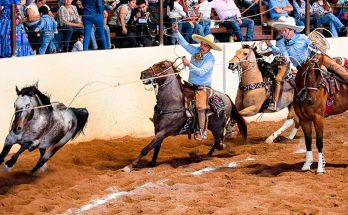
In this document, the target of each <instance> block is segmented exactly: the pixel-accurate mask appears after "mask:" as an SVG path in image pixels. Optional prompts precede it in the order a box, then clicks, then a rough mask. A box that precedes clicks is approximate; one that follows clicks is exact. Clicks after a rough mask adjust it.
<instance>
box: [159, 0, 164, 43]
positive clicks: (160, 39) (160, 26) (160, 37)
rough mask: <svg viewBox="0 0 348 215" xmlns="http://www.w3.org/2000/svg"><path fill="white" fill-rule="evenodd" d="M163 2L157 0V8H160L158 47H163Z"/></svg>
mask: <svg viewBox="0 0 348 215" xmlns="http://www.w3.org/2000/svg"><path fill="white" fill-rule="evenodd" d="M163 1H164V0H159V8H160V11H159V13H160V15H159V43H160V46H163V29H164V28H163Z"/></svg>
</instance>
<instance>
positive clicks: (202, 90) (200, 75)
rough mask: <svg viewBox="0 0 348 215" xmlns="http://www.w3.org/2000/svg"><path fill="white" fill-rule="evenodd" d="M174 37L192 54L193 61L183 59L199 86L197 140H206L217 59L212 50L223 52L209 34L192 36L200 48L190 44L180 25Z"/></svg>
mask: <svg viewBox="0 0 348 215" xmlns="http://www.w3.org/2000/svg"><path fill="white" fill-rule="evenodd" d="M172 31H173V33H174V36H175V37H176V39H177V40H178V42H179V44H180V45H181V46H182V47H183V48H184V49H185V50H186V51H187V52H189V53H190V54H191V61H189V60H187V59H186V58H184V59H183V64H184V65H185V66H188V67H189V82H190V83H192V84H195V85H197V86H198V90H197V91H196V92H195V93H196V109H197V112H198V124H199V128H200V132H196V133H195V139H197V140H202V139H206V124H207V123H206V110H207V109H208V94H207V89H208V88H210V86H211V75H212V72H213V69H214V64H215V59H214V56H213V54H212V53H211V52H210V50H211V49H214V50H217V51H221V50H222V49H221V47H220V46H219V45H218V44H216V43H214V36H213V35H211V34H208V35H207V36H205V37H202V36H200V35H197V34H193V35H192V39H193V40H194V41H196V42H197V43H200V46H199V47H195V46H193V45H191V44H189V43H188V42H187V41H186V40H185V39H184V37H183V36H182V35H181V34H180V32H179V31H178V25H177V24H173V25H172Z"/></svg>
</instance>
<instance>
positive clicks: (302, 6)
mask: <svg viewBox="0 0 348 215" xmlns="http://www.w3.org/2000/svg"><path fill="white" fill-rule="evenodd" d="M293 6H294V8H295V9H294V16H295V19H297V20H300V21H301V22H303V23H305V21H306V1H305V0H294V2H293ZM309 14H310V23H311V24H313V27H314V28H319V27H320V17H319V15H317V14H313V11H312V7H310V11H309Z"/></svg>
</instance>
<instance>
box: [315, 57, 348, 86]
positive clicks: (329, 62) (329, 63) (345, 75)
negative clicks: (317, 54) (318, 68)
mask: <svg viewBox="0 0 348 215" xmlns="http://www.w3.org/2000/svg"><path fill="white" fill-rule="evenodd" d="M321 57H322V62H323V65H324V66H325V67H326V68H327V69H328V70H330V71H332V72H333V73H334V74H336V75H338V76H339V77H340V78H342V79H343V80H345V81H348V72H347V70H346V69H344V68H343V67H342V66H341V65H339V64H338V63H337V62H336V61H335V60H334V59H331V58H330V57H329V56H327V55H322V56H321Z"/></svg>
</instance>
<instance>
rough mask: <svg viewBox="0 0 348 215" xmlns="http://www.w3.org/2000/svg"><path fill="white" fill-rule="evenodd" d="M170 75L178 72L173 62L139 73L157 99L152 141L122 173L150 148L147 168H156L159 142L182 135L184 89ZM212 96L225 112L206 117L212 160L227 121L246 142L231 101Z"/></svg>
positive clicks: (128, 169)
mask: <svg viewBox="0 0 348 215" xmlns="http://www.w3.org/2000/svg"><path fill="white" fill-rule="evenodd" d="M173 73H178V71H177V70H176V68H175V67H174V65H173V62H170V61H162V62H160V63H157V64H154V65H153V66H151V67H150V68H148V69H147V70H145V71H143V72H141V76H140V79H141V80H143V83H144V84H145V85H149V84H153V85H154V86H157V89H158V92H157V96H156V99H157V104H156V108H155V113H154V117H153V119H154V120H153V122H154V126H155V137H154V139H153V140H152V141H151V143H150V144H149V145H147V146H146V147H145V148H144V149H143V150H142V151H141V153H140V155H139V156H138V157H137V158H136V159H135V160H134V161H133V162H132V163H131V164H130V165H128V166H126V167H124V168H123V171H125V172H129V171H131V170H132V168H133V167H134V166H136V165H137V163H138V162H139V160H140V159H141V158H142V157H144V156H146V155H147V154H148V153H149V151H150V150H152V149H153V148H154V150H155V151H154V153H153V157H152V160H151V162H150V164H149V165H150V166H155V165H156V160H157V156H158V153H159V151H160V149H161V144H162V141H163V140H164V139H165V138H167V137H168V136H176V135H179V134H184V133H185V132H182V131H183V130H185V129H184V127H185V125H187V121H188V119H189V118H188V117H187V115H186V108H185V104H184V103H185V98H184V93H183V86H182V83H181V77H180V76H179V75H176V74H173ZM214 93H215V94H216V95H218V96H219V97H220V98H221V99H222V100H223V102H224V104H225V109H224V111H223V113H221V114H219V115H218V114H216V113H213V114H212V115H210V116H209V119H208V129H209V130H211V131H212V133H213V136H214V138H215V143H214V145H213V146H212V148H211V149H210V151H209V153H208V156H211V155H212V154H213V152H214V150H215V149H221V146H222V145H223V140H224V135H225V134H224V133H225V132H224V131H225V127H226V126H228V124H229V122H230V120H234V121H236V122H237V125H238V127H239V130H240V132H241V134H242V136H243V138H244V140H245V141H246V137H247V126H246V123H245V121H244V119H243V117H242V116H241V115H240V114H239V113H238V111H237V109H236V106H235V105H234V104H233V102H232V101H231V99H230V98H229V97H228V96H227V95H226V94H223V93H220V92H217V91H215V92H214ZM186 130H187V129H186Z"/></svg>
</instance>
